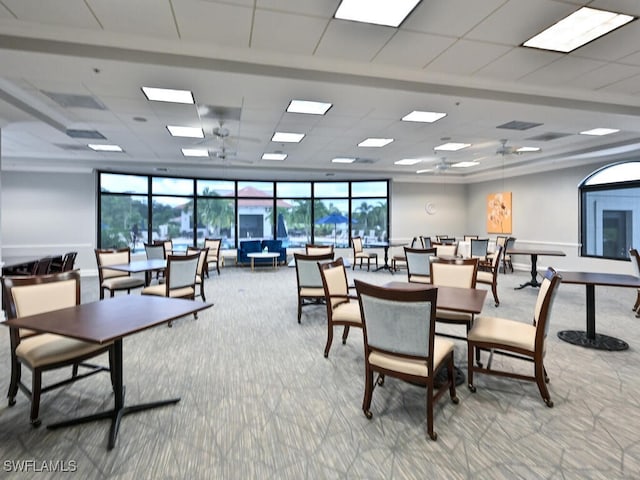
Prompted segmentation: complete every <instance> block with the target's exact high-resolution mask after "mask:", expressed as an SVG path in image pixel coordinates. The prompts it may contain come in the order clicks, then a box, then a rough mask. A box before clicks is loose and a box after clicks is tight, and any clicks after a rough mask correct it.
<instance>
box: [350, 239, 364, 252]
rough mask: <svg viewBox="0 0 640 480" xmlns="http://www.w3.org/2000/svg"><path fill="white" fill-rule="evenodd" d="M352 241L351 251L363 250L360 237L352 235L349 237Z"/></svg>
mask: <svg viewBox="0 0 640 480" xmlns="http://www.w3.org/2000/svg"><path fill="white" fill-rule="evenodd" d="M351 241H352V243H353V253H354V254H355V253H360V252H362V251H363V248H362V237H353V238H352V239H351Z"/></svg>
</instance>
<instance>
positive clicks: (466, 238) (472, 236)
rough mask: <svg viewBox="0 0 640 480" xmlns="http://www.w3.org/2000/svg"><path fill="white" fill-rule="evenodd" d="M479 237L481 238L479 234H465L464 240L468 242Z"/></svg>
mask: <svg viewBox="0 0 640 480" xmlns="http://www.w3.org/2000/svg"><path fill="white" fill-rule="evenodd" d="M478 238H480V237H479V236H478V235H465V236H464V241H465V242H468V241H469V240H477V239H478Z"/></svg>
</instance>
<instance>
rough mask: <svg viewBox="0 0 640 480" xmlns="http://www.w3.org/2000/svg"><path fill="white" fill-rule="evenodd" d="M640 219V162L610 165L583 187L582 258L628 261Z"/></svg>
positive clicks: (635, 239) (636, 241) (586, 181)
mask: <svg viewBox="0 0 640 480" xmlns="http://www.w3.org/2000/svg"><path fill="white" fill-rule="evenodd" d="M639 219H640V162H625V163H618V164H613V165H608V166H606V167H604V168H601V169H599V170H597V171H595V172H594V173H592V174H591V175H589V176H588V177H587V178H586V179H585V180H583V182H582V183H581V184H580V225H581V232H580V233H581V241H582V248H581V255H582V256H587V257H600V258H608V259H614V260H628V259H629V249H630V248H632V247H633V246H634V245H637V243H638V241H639V240H640V221H639Z"/></svg>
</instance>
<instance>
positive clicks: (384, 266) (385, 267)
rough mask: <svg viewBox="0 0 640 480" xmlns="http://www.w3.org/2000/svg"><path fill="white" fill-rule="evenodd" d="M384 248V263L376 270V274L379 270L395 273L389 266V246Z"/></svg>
mask: <svg viewBox="0 0 640 480" xmlns="http://www.w3.org/2000/svg"><path fill="white" fill-rule="evenodd" d="M382 248H384V263H383V264H382V265H381V266H379V267H378V268H376V272H377V271H378V270H389V271H390V272H391V273H393V269H392V268H391V266H390V265H389V246H388V245H387V246H384V247H382Z"/></svg>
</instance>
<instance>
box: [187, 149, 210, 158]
mask: <svg viewBox="0 0 640 480" xmlns="http://www.w3.org/2000/svg"><path fill="white" fill-rule="evenodd" d="M182 155H184V156H185V157H208V156H209V150H207V149H206V148H183V149H182Z"/></svg>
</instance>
